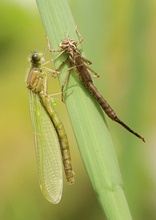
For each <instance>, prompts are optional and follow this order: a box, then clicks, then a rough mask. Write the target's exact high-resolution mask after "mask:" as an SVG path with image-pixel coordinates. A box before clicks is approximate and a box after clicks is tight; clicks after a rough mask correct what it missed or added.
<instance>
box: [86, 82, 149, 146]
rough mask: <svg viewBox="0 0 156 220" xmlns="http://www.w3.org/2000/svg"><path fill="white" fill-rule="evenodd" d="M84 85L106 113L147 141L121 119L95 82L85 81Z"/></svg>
mask: <svg viewBox="0 0 156 220" xmlns="http://www.w3.org/2000/svg"><path fill="white" fill-rule="evenodd" d="M83 84H84V86H85V87H86V88H87V89H88V91H89V92H90V93H91V94H92V95H93V96H94V98H95V99H96V101H97V102H98V103H99V105H100V106H101V107H102V109H103V110H104V111H105V113H106V114H107V115H108V116H109V117H110V118H111V119H112V120H114V121H116V122H117V123H119V124H120V125H122V126H123V127H124V128H125V129H127V130H128V131H129V132H131V133H132V134H134V135H135V136H137V137H138V138H140V139H141V140H142V141H144V142H145V139H144V137H142V136H141V135H140V134H138V133H137V132H135V131H133V130H132V129H131V128H130V127H128V126H127V125H126V124H125V123H124V122H123V121H121V120H120V119H119V118H118V117H117V115H116V113H115V112H114V110H113V109H112V108H111V107H110V105H109V104H108V103H107V101H106V100H105V99H104V98H103V97H102V96H101V95H100V93H99V92H98V90H97V88H96V87H95V86H94V84H93V83H91V82H90V83H87V85H86V84H85V83H83Z"/></svg>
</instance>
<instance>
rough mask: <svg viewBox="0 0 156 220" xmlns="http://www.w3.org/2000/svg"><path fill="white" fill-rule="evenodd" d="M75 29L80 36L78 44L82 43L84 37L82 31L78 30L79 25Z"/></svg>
mask: <svg viewBox="0 0 156 220" xmlns="http://www.w3.org/2000/svg"><path fill="white" fill-rule="evenodd" d="M75 31H76V33H77V35H78V37H79V41H78V42H77V45H78V44H81V43H82V41H83V38H82V35H81V34H80V32H79V31H78V28H77V26H76V29H75Z"/></svg>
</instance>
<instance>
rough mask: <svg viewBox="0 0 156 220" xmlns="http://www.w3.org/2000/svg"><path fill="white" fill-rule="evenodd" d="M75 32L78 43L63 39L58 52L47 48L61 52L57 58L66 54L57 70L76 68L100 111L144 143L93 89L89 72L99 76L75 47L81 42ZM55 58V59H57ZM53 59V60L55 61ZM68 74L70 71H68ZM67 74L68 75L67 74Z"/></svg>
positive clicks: (94, 88)
mask: <svg viewBox="0 0 156 220" xmlns="http://www.w3.org/2000/svg"><path fill="white" fill-rule="evenodd" d="M76 32H77V34H78V36H79V41H75V40H73V39H70V38H65V39H63V40H62V41H61V43H60V44H59V47H60V48H61V49H58V50H51V49H50V46H49V50H50V51H51V52H61V53H60V54H59V55H58V56H57V57H59V56H60V55H61V54H63V53H66V55H67V57H66V59H65V60H64V61H63V62H62V63H61V64H60V66H59V67H58V68H57V70H60V68H61V67H62V66H63V65H64V64H65V63H66V62H69V65H70V68H69V70H70V69H71V68H76V70H77V73H78V75H79V79H80V80H81V82H82V84H83V85H84V86H85V87H86V88H87V89H88V91H89V92H90V93H91V95H92V96H93V97H94V98H95V99H96V101H97V102H98V103H99V105H100V106H101V107H102V109H103V110H104V111H105V113H106V114H107V115H108V116H109V117H110V118H111V119H112V120H114V121H116V122H117V123H119V124H121V125H122V126H123V127H124V128H126V129H127V130H128V131H129V132H131V133H132V134H134V135H135V136H137V137H138V138H140V139H141V140H142V141H144V142H145V139H144V137H143V136H141V135H140V134H138V133H137V132H135V131H133V130H132V129H131V128H130V127H128V126H127V125H126V124H125V123H124V122H123V121H121V120H120V119H119V118H118V116H117V115H116V113H115V112H114V110H113V109H112V108H111V107H110V105H109V104H108V103H107V101H106V100H105V99H104V98H103V96H102V95H101V94H100V93H99V92H98V90H97V88H96V87H95V85H94V83H93V80H92V78H91V75H90V73H89V71H91V72H92V73H94V74H95V76H96V77H99V75H98V74H97V73H96V72H95V71H94V70H92V69H91V68H90V67H89V66H88V65H90V64H92V62H91V61H89V60H88V59H86V58H85V57H83V56H82V54H81V52H80V50H79V49H78V48H77V46H78V45H79V44H80V43H81V42H82V41H83V38H82V36H81V34H80V33H79V32H78V30H77V29H76ZM57 57H56V58H57ZM56 58H55V59H56ZM69 73H70V71H69ZM69 73H68V74H69ZM67 79H68V75H67V76H66V78H65V81H64V82H63V84H62V91H63V90H64V86H65V84H66V81H67Z"/></svg>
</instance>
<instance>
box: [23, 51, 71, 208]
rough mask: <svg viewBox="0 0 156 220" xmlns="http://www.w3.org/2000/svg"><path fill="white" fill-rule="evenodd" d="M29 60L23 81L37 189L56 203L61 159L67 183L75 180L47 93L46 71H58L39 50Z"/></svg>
mask: <svg viewBox="0 0 156 220" xmlns="http://www.w3.org/2000/svg"><path fill="white" fill-rule="evenodd" d="M30 62H31V68H30V70H29V73H28V76H27V80H26V83H27V88H28V89H29V104H30V113H31V119H32V124H33V128H34V135H35V147H36V157H37V165H38V173H39V181H40V188H41V191H42V193H43V195H44V196H45V198H46V199H47V200H48V201H50V202H52V203H54V204H57V203H59V201H60V199H61V196H62V189H63V177H62V161H63V165H64V171H65V174H66V178H67V181H68V183H69V185H71V184H73V183H74V172H73V170H72V165H71V157H70V151H69V144H68V140H67V135H66V132H65V130H64V127H63V124H62V122H61V121H60V119H59V117H58V114H57V113H56V111H55V110H54V109H53V107H52V105H53V101H52V98H51V95H49V94H48V93H47V74H48V73H50V74H51V75H52V76H55V75H56V74H57V73H58V72H57V71H55V70H52V69H49V68H47V67H44V65H45V64H47V63H48V62H44V58H43V53H41V52H33V53H32V54H31V56H30ZM61 154H62V156H61Z"/></svg>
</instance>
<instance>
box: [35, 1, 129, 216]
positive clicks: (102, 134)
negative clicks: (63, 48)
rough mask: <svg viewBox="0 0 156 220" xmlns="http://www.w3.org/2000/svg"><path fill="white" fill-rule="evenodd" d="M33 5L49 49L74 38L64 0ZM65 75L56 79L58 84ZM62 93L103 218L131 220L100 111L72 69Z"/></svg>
mask: <svg viewBox="0 0 156 220" xmlns="http://www.w3.org/2000/svg"><path fill="white" fill-rule="evenodd" d="M37 5H38V8H39V12H40V15H41V19H42V22H43V25H44V28H45V31H46V34H47V36H48V38H49V40H50V42H51V45H52V48H53V49H58V45H59V43H60V41H61V39H63V38H65V37H66V35H67V32H68V35H69V36H70V38H73V39H75V40H76V39H78V38H77V35H76V33H75V28H76V24H75V23H74V20H73V17H72V14H71V12H70V9H69V6H68V2H67V1H66V0H46V1H45V0H37ZM86 26H87V24H86ZM63 58H64V57H63V56H61V57H60V58H59V59H58V60H57V61H56V63H55V65H56V66H58V64H59V63H60V62H61V60H63ZM65 74H66V73H62V74H61V75H60V76H59V82H60V85H62V82H63V79H64V77H65ZM66 90H67V92H66V94H65V104H66V107H67V111H68V114H69V118H70V121H71V124H72V127H73V130H74V134H75V137H76V141H77V144H78V147H79V150H80V153H81V157H82V160H83V162H84V165H85V167H86V170H87V173H88V175H89V178H90V180H91V183H92V185H93V188H94V190H95V192H96V195H97V198H98V201H99V203H100V205H101V207H102V209H103V211H104V213H105V215H106V217H107V219H111V220H119V219H120V220H130V219H132V218H131V214H130V211H129V208H128V205H127V201H126V198H125V195H124V192H123V187H122V179H121V174H120V170H119V165H118V161H117V157H116V154H115V151H114V147H113V143H112V140H111V137H110V134H109V131H108V129H107V126H106V124H105V119H104V114H103V111H102V110H101V108H100V107H99V105H98V104H97V102H96V101H95V100H94V98H92V96H91V95H90V94H89V92H88V91H87V90H86V89H85V88H84V87H83V85H82V84H81V82H80V81H79V79H78V76H77V75H76V73H75V70H72V71H71V73H70V77H69V80H68V83H67V85H66ZM75 177H76V176H75ZM75 184H76V183H75Z"/></svg>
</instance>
